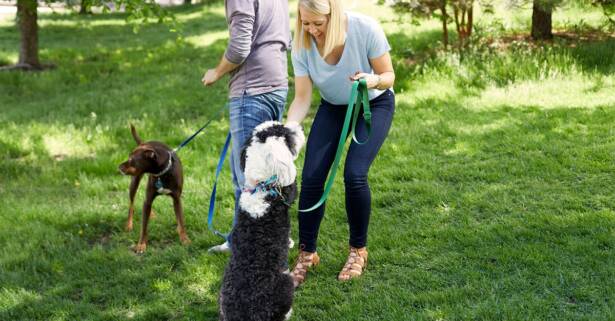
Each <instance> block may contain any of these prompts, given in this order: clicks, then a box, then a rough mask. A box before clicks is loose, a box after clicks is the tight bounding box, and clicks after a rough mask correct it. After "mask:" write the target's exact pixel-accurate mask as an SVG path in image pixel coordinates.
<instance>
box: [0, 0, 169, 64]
mask: <svg viewBox="0 0 615 321" xmlns="http://www.w3.org/2000/svg"><path fill="white" fill-rule="evenodd" d="M47 1H48V3H50V2H53V1H54V0H47ZM103 1H104V0H84V1H83V2H82V6H83V5H84V4H86V7H87V5H88V4H89V5H90V6H102V7H103V10H104V11H105V12H108V11H109V7H108V6H107V2H103ZM113 4H114V5H115V6H116V7H117V8H121V7H124V8H126V11H127V12H128V13H129V15H128V16H127V20H128V21H130V22H133V23H134V22H139V21H140V22H147V21H149V19H150V18H155V19H158V22H163V21H168V20H172V21H173V17H172V16H171V15H170V13H169V12H168V11H166V10H163V9H162V8H161V7H160V6H159V5H157V4H156V3H155V2H153V1H151V0H113ZM37 9H38V2H37V0H17V27H18V29H19V32H20V35H21V40H20V48H19V61H18V62H17V64H16V65H13V66H8V67H2V68H0V70H13V69H20V70H27V71H31V70H42V69H45V68H50V67H53V65H50V64H47V65H44V64H41V62H40V60H39V56H38V22H37V20H38V15H37Z"/></svg>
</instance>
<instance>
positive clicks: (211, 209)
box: [207, 130, 231, 240]
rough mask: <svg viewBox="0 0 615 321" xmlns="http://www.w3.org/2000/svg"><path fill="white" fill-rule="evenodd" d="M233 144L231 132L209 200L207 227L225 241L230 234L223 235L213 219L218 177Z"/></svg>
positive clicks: (227, 137)
mask: <svg viewBox="0 0 615 321" xmlns="http://www.w3.org/2000/svg"><path fill="white" fill-rule="evenodd" d="M230 142H231V132H230V130H229V133H228V135H227V136H226V142H224V147H223V148H222V153H220V159H219V160H218V167H217V168H216V180H215V181H214V188H213V189H212V190H211V197H210V198H209V214H208V215H207V227H208V228H209V230H210V231H211V232H212V233H214V234H215V235H218V236H220V237H222V238H223V239H224V240H226V239H227V238H228V235H229V233H226V234H224V233H222V232H220V231H218V230H216V229H214V226H213V218H214V208H215V204H216V189H217V185H218V177H219V176H220V171H221V170H222V165H224V159H225V158H226V152H227V151H228V146H229V144H230Z"/></svg>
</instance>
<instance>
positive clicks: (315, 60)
mask: <svg viewBox="0 0 615 321" xmlns="http://www.w3.org/2000/svg"><path fill="white" fill-rule="evenodd" d="M341 1H342V0H299V3H298V8H297V10H298V12H297V26H296V29H295V37H294V44H293V49H292V62H293V67H294V70H295V98H294V100H293V102H292V103H291V105H290V109H289V111H288V116H287V123H288V124H290V123H300V122H301V121H302V120H303V119H304V118H305V116H306V114H307V112H308V109H309V107H310V104H311V97H312V87H313V86H314V85H315V86H316V87H317V88H318V89H319V90H320V96H321V97H322V100H321V102H320V106H319V107H318V111H317V113H316V116H315V117H314V122H313V123H312V129H311V131H310V135H309V137H308V141H307V145H306V154H305V163H304V166H303V174H302V183H301V192H300V196H299V208H300V209H307V208H309V207H311V206H312V205H314V204H316V203H317V202H318V200H319V199H320V197H321V195H322V193H323V186H324V183H325V180H326V178H327V175H328V173H329V169H330V168H331V165H332V163H333V160H334V158H335V153H336V148H337V141H338V140H339V137H340V134H341V131H342V126H343V122H344V117H345V114H346V108H347V104H348V98H349V95H350V91H351V88H352V81H354V80H358V79H360V78H365V80H366V82H367V87H368V88H369V99H370V107H371V111H372V131H371V136H370V138H369V141H368V142H367V143H366V144H364V145H359V144H356V143H354V142H353V143H351V145H350V148H349V150H348V153H347V156H346V164H345V169H344V182H345V188H346V196H345V197H346V214H347V217H348V225H349V229H350V239H349V245H350V253H349V255H348V260H347V261H346V264H345V265H344V267H343V268H342V270H341V272H340V273H339V275H338V279H339V280H340V281H345V280H349V279H351V278H354V277H357V276H360V275H361V274H362V272H363V269H364V268H365V265H366V263H367V249H366V244H367V228H368V224H369V216H370V212H371V192H370V189H369V185H368V183H367V174H368V171H369V167H370V165H371V164H372V161H373V160H374V158H375V157H376V155H377V154H378V151H379V150H380V147H381V146H382V144H383V142H384V140H385V138H386V136H387V135H388V132H389V128H390V126H391V122H392V119H393V114H394V111H395V95H394V93H393V91H392V90H391V89H389V88H392V87H393V82H394V81H395V73H394V72H393V66H392V63H391V56H390V55H389V50H390V46H389V44H388V42H387V39H386V36H385V35H384V32H383V31H382V28H381V27H380V26H379V24H378V23H377V22H376V21H375V20H373V19H371V18H369V17H366V16H364V15H360V14H356V13H352V12H344V11H342V6H341ZM356 133H357V137H358V138H359V139H360V140H364V139H365V138H366V137H367V128H366V126H365V122H364V119H363V118H362V117H361V118H359V121H358V124H357V127H356ZM324 210H325V209H324V206H320V207H318V208H317V209H315V210H313V211H309V212H300V213H299V243H300V252H299V258H298V262H297V264H296V265H295V267H294V268H293V271H292V276H293V279H294V281H295V286H298V285H299V284H301V283H302V282H303V281H304V280H305V278H306V275H307V271H308V269H309V268H310V267H313V266H315V265H317V264H318V263H319V261H320V258H319V256H318V254H317V252H316V239H317V237H318V229H319V227H320V222H321V220H322V218H323V216H324Z"/></svg>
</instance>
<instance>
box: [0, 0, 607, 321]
mask: <svg viewBox="0 0 615 321" xmlns="http://www.w3.org/2000/svg"><path fill="white" fill-rule="evenodd" d="M349 2H351V3H354V8H353V10H356V11H360V12H363V13H367V14H370V15H372V16H375V17H377V18H378V19H380V20H381V22H382V24H383V26H384V28H385V31H386V32H387V35H388V37H389V41H390V43H391V46H392V47H393V50H392V55H393V58H394V64H395V68H396V72H397V81H396V86H395V91H396V93H397V105H396V115H395V119H394V123H393V127H392V129H391V133H390V135H389V138H388V140H387V141H386V143H385V145H384V147H383V149H382V151H381V153H380V155H379V157H378V158H377V160H376V162H375V163H374V165H373V167H372V170H371V171H370V186H371V189H372V216H371V225H370V239H369V248H370V265H369V266H368V269H367V271H366V274H365V275H364V277H362V278H361V279H358V280H355V281H352V282H349V283H339V282H337V281H336V279H335V277H336V276H337V273H338V271H339V269H340V268H341V266H342V265H343V263H344V261H345V258H346V255H347V252H346V251H347V236H348V231H347V224H346V214H345V211H344V197H343V182H342V179H341V177H338V179H337V181H336V183H335V185H334V188H333V190H332V193H331V195H330V198H329V201H328V204H327V215H326V217H325V220H324V221H323V224H322V227H321V231H320V238H319V253H320V255H321V257H322V262H321V265H320V266H319V267H318V269H317V270H316V271H314V272H312V273H310V275H309V279H308V282H307V283H306V284H305V285H304V286H303V287H301V288H300V289H299V290H298V291H297V293H296V297H295V304H294V315H293V318H292V320H305V321H308V320H309V321H316V320H318V321H357V320H386V321H392V320H399V321H406V320H434V321H435V320H511V321H516V320H532V321H536V320H557V321H562V320H588V321H589V320H591V321H596V320H614V319H615V163H614V160H615V125H614V124H615V35H613V34H608V33H599V37H581V36H577V35H590V36H595V35H596V34H597V32H596V31H595V30H594V29H592V28H595V27H598V26H599V24H600V23H601V16H600V14H599V13H598V12H597V11H595V10H591V9H588V8H567V9H566V10H560V11H558V12H556V15H555V17H554V23H555V29H556V30H557V31H561V32H563V31H574V32H577V33H572V36H571V37H569V36H566V37H563V36H562V37H556V39H555V41H554V42H553V43H549V44H546V45H543V44H533V43H532V44H529V43H527V42H526V41H525V40H524V39H525V38H523V37H522V36H521V37H520V38H515V37H519V35H520V34H521V33H523V32H525V33H527V29H528V26H529V24H528V21H529V19H530V17H531V14H530V11H529V10H527V9H523V10H516V11H511V10H509V11H502V10H504V9H502V10H499V11H498V12H497V13H496V15H484V14H483V15H479V18H478V20H479V21H481V22H482V23H481V24H480V25H479V26H478V29H477V30H478V31H477V33H478V35H479V36H480V37H479V38H480V39H483V40H484V43H482V44H480V45H477V46H476V47H475V49H472V50H470V51H469V52H468V53H466V54H465V55H464V57H463V59H460V57H459V55H457V54H454V53H450V54H444V53H442V52H441V51H438V50H435V48H437V46H438V45H437V42H438V41H439V40H440V31H439V29H438V23H437V22H435V21H433V22H425V23H422V24H421V25H418V26H415V25H412V24H410V23H408V22H403V23H399V22H398V21H397V19H396V16H395V15H393V14H391V12H390V11H389V9H387V8H384V7H380V6H376V5H374V4H372V2H371V1H367V0H365V1H364V0H356V1H349ZM294 6H295V2H293V3H291V8H294ZM174 11H175V13H176V15H177V16H178V19H179V20H180V21H182V22H183V23H184V26H183V29H182V30H181V33H180V34H181V38H179V39H178V37H177V35H178V34H177V33H172V32H170V31H169V30H168V28H167V27H165V26H161V25H149V26H144V27H142V28H141V29H140V32H139V33H137V34H135V33H133V32H132V28H131V27H130V26H127V25H126V24H125V23H124V20H123V19H124V17H123V16H122V15H119V14H108V15H94V16H87V17H80V16H78V15H73V14H43V15H41V16H39V24H40V26H41V29H40V54H41V59H42V60H43V61H44V62H53V63H54V64H56V65H57V68H56V69H54V70H49V71H45V72H41V73H19V72H11V73H6V72H5V73H0V200H1V204H2V207H0V320H7V321H8V320H217V308H218V307H217V294H218V291H219V288H220V280H221V277H222V273H223V269H224V266H225V264H226V262H227V260H228V256H226V255H210V254H208V253H207V252H206V250H207V248H208V247H210V246H212V245H214V244H217V243H218V242H219V241H220V239H218V238H217V237H216V236H214V235H213V234H211V233H210V232H209V231H208V230H207V209H208V204H209V202H208V200H209V194H210V192H211V188H212V184H213V178H214V172H215V167H216V162H217V157H218V155H219V152H220V149H221V147H222V144H223V142H224V138H225V134H226V132H227V130H228V116H218V115H217V114H216V112H217V110H218V109H219V108H220V106H222V105H223V104H224V103H225V99H226V98H225V97H226V94H227V92H228V91H227V89H226V84H225V82H226V81H225V80H226V78H225V79H224V81H220V82H219V83H218V84H216V85H215V86H213V87H212V88H207V89H205V88H203V87H202V85H201V83H200V79H201V76H202V73H203V71H204V70H205V69H206V68H208V67H212V66H214V65H215V64H216V63H217V62H218V59H219V57H220V56H221V55H222V53H223V52H224V49H225V47H226V43H227V31H226V23H225V19H224V9H223V7H222V5H221V4H216V5H213V6H202V5H195V6H193V7H189V8H185V7H184V8H175V9H174ZM11 19H12V17H11V15H4V16H0V64H8V63H12V62H15V60H16V59H17V56H18V49H19V33H18V32H17V30H16V28H15V27H14V23H13V20H11ZM451 27H452V26H451ZM451 29H452V28H451ZM567 34H570V33H567ZM585 38H590V39H591V40H584V39H585ZM498 39H508V40H502V41H499V40H498ZM292 96H293V94H292V90H291V93H290V95H289V97H292ZM314 110H315V108H313V109H312V113H311V114H310V117H309V118H308V119H307V121H306V122H305V123H304V127H305V128H306V130H307V129H308V128H309V125H310V124H311V116H312V115H313V112H314ZM211 118H215V121H214V122H212V125H211V126H210V127H208V129H207V130H206V131H205V133H204V134H202V135H200V136H198V137H197V138H196V139H195V140H194V141H193V142H192V143H190V144H189V145H188V146H187V147H186V148H184V149H182V150H181V152H180V157H181V158H182V162H183V164H184V174H185V179H186V182H185V188H184V198H183V201H184V208H185V213H186V221H187V228H188V233H189V236H190V238H191V239H192V241H193V243H192V244H191V245H190V246H187V247H184V246H182V245H180V242H179V239H178V237H177V233H176V232H175V218H174V215H173V211H172V204H171V201H170V199H168V198H160V199H158V200H157V201H156V202H155V203H154V208H155V210H156V212H157V214H158V215H157V217H156V218H155V219H154V220H153V221H152V222H151V223H150V228H149V231H150V233H149V234H150V243H149V247H148V250H147V253H145V254H144V255H140V256H139V255H135V254H133V252H132V251H131V246H133V245H134V244H135V243H136V241H137V239H138V230H139V228H140V221H139V219H140V210H138V211H137V212H138V213H137V215H136V218H137V220H136V222H135V230H134V231H133V232H130V233H127V232H124V231H123V225H124V222H125V219H126V216H127V208H128V184H129V179H128V178H127V177H123V176H121V175H120V174H119V173H118V171H117V165H118V164H119V163H120V162H122V161H123V160H124V159H125V158H126V157H127V155H128V153H129V151H130V150H131V149H132V148H133V147H134V141H133V140H132V137H131V136H130V132H129V127H128V125H129V123H133V124H135V126H136V127H137V129H138V131H139V133H140V135H141V137H142V138H144V139H156V140H161V141H165V142H167V143H168V144H169V145H171V146H177V145H178V144H179V143H180V142H181V141H182V140H183V139H184V138H185V137H187V136H189V135H190V134H192V133H193V132H194V131H195V130H196V129H198V128H199V127H200V126H201V125H202V124H204V123H205V122H206V121H207V120H209V119H211ZM297 165H298V167H299V168H301V167H302V165H303V158H302V157H301V158H300V159H299V160H298V161H297ZM222 175H223V176H222V179H221V182H220V183H219V184H220V185H219V187H218V195H219V197H218V203H217V204H218V207H217V213H218V215H217V216H216V221H215V225H216V227H217V228H218V229H221V230H228V228H229V226H230V224H231V212H232V207H233V198H232V188H231V182H230V179H229V176H230V170H229V169H228V167H227V168H226V169H225V172H223V174H222ZM142 200H143V192H142V190H141V191H140V193H139V194H138V195H137V208H138V209H139V208H140V204H141V202H142ZM292 216H293V220H292V225H293V236H294V237H295V239H296V236H297V221H296V205H295V206H294V208H293V210H292ZM296 254H297V251H296V249H295V250H292V251H291V261H294V258H295V257H296Z"/></svg>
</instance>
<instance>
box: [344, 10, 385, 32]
mask: <svg viewBox="0 0 615 321" xmlns="http://www.w3.org/2000/svg"><path fill="white" fill-rule="evenodd" d="M346 15H347V17H348V23H352V24H354V25H357V26H359V29H370V30H373V29H375V28H378V26H379V25H380V23H379V22H378V20H376V19H374V18H373V17H370V16H368V15H365V14H362V13H358V12H353V11H346Z"/></svg>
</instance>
